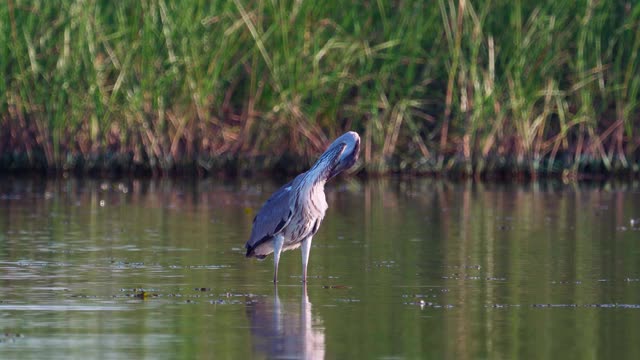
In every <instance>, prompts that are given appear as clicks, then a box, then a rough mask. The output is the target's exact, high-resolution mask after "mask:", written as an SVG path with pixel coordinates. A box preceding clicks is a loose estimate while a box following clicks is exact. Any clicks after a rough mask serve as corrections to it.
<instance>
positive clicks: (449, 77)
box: [0, 0, 640, 175]
mask: <svg viewBox="0 0 640 360" xmlns="http://www.w3.org/2000/svg"><path fill="white" fill-rule="evenodd" d="M0 28H1V31H0V49H1V52H0V71H2V73H3V75H4V76H3V78H4V80H3V81H0V167H1V168H3V169H8V170H11V169H14V170H15V169H32V168H36V169H38V168H40V169H41V168H50V169H58V170H78V171H102V170H109V171H113V170H116V171H124V172H129V171H135V170H136V169H140V170H143V171H152V172H157V173H167V172H171V171H175V170H179V169H191V170H198V171H215V170H226V171H228V170H231V171H246V170H256V169H279V168H282V167H283V166H284V167H286V170H288V171H297V170H300V169H302V168H304V167H305V166H306V165H308V163H309V162H311V161H313V160H314V159H315V157H316V156H317V154H318V153H319V152H320V151H322V150H323V148H324V147H325V146H326V144H327V143H328V141H330V140H331V139H332V138H333V137H335V136H337V135H338V134H340V133H341V132H343V131H345V130H347V129H353V130H356V131H358V132H360V134H361V135H362V138H363V147H362V158H363V162H362V169H364V170H365V171H367V172H370V173H379V172H388V171H401V172H459V173H463V174H468V175H472V174H473V175H487V174H492V173H496V172H500V173H506V174H530V175H545V174H562V173H564V174H578V173H590V172H595V173H618V172H634V173H637V172H639V171H640V169H639V166H640V149H639V147H640V136H639V134H638V129H640V116H639V115H638V114H639V105H640V103H639V96H640V94H639V90H640V68H639V67H640V59H638V52H639V51H640V4H637V3H634V2H624V1H623V2H615V1H596V0H583V1H578V2H569V3H566V2H557V1H551V0H549V1H542V2H534V1H523V0H516V1H507V0H498V1H474V2H470V1H467V0H458V1H454V0H436V1H428V2H424V1H395V2H387V1H381V0H377V1H370V2H346V3H345V2H343V1H324V2H315V1H305V0H298V1H262V0H257V1H243V0H220V1H204V0H188V1H179V2H178V1H167V0H148V1H141V2H133V1H118V2H111V1H103V0H76V1H72V0H69V1H62V2H52V1H46V0H41V1H37V0H33V1H20V0H8V1H4V2H2V3H1V4H0ZM290 160H293V161H290Z"/></svg>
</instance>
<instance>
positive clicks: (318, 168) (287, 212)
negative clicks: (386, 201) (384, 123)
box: [245, 131, 360, 282]
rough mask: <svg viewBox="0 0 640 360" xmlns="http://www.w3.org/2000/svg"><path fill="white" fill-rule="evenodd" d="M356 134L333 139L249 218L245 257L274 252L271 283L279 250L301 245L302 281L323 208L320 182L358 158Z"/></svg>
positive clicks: (322, 189) (351, 133)
mask: <svg viewBox="0 0 640 360" xmlns="http://www.w3.org/2000/svg"><path fill="white" fill-rule="evenodd" d="M359 151H360V137H359V136H358V134H357V133H355V132H352V131H350V132H347V133H345V134H344V135H342V136H340V137H339V138H337V139H336V140H335V141H334V142H333V143H332V144H331V145H330V146H329V147H328V148H327V150H326V151H325V152H324V153H323V154H322V155H321V156H320V158H319V159H318V161H316V163H315V164H314V165H313V167H312V168H311V169H309V170H308V171H307V172H304V173H302V174H300V175H298V176H297V177H296V178H295V179H293V180H292V181H290V182H289V183H287V184H286V185H284V186H282V187H281V188H280V189H278V190H277V191H276V192H275V193H274V194H273V195H271V197H270V198H269V199H268V200H267V202H266V203H265V204H264V205H263V206H262V208H261V209H260V211H258V214H257V215H256V217H255V218H254V220H253V229H252V231H251V236H250V238H249V241H247V243H246V245H245V247H246V248H247V254H246V256H247V257H252V256H253V257H257V258H260V259H263V258H264V257H266V256H267V255H269V254H271V253H274V263H275V268H274V282H275V281H277V275H278V262H279V259H280V252H281V251H283V250H291V249H295V248H297V247H300V246H302V265H303V270H302V271H303V276H302V278H303V281H306V275H307V263H308V258H309V251H310V247H311V241H312V238H313V235H315V233H316V232H317V231H318V229H319V227H320V224H321V223H322V219H323V218H324V214H325V212H326V210H327V201H326V199H325V195H324V184H325V183H326V182H327V181H328V180H329V179H331V178H332V177H334V176H336V175H337V174H339V173H340V172H342V171H344V170H346V169H348V168H350V167H351V166H353V164H354V163H355V162H356V160H357V159H358V153H359Z"/></svg>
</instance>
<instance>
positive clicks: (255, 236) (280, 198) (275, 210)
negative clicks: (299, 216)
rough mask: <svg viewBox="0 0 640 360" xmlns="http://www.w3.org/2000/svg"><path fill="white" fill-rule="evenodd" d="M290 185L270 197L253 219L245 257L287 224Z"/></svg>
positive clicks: (289, 208)
mask: <svg viewBox="0 0 640 360" xmlns="http://www.w3.org/2000/svg"><path fill="white" fill-rule="evenodd" d="M292 183H293V181H292V182H289V183H288V184H286V185H284V186H283V187H281V188H280V189H278V191H276V192H275V193H274V194H273V195H271V197H270V198H269V200H267V202H266V203H265V204H264V205H262V208H261V209H260V211H258V215H256V217H255V218H254V219H253V229H252V230H251V237H250V238H249V241H247V243H246V244H245V248H247V256H251V252H252V250H253V249H254V248H255V247H257V246H258V245H260V244H261V243H263V242H265V241H268V240H269V239H271V238H272V237H273V236H274V235H276V234H278V233H279V232H280V231H282V229H284V227H285V226H287V224H289V221H290V220H291V215H292V211H291V206H290V201H289V200H290V199H291V184H292Z"/></svg>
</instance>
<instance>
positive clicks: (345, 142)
mask: <svg viewBox="0 0 640 360" xmlns="http://www.w3.org/2000/svg"><path fill="white" fill-rule="evenodd" d="M359 153H360V136H359V135H358V133H357V132H355V131H349V132H347V133H345V134H343V135H342V136H340V137H339V138H337V139H336V140H334V142H333V143H331V145H329V147H328V148H327V150H326V151H325V152H324V154H322V156H325V155H333V156H331V158H332V160H333V161H332V162H331V164H330V165H329V176H328V177H327V179H331V178H332V177H334V176H336V175H338V174H340V173H341V172H343V171H344V170H347V169H349V168H351V167H352V166H353V164H355V163H356V161H357V160H358V154H359ZM336 154H337V155H336Z"/></svg>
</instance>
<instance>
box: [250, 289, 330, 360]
mask: <svg viewBox="0 0 640 360" xmlns="http://www.w3.org/2000/svg"><path fill="white" fill-rule="evenodd" d="M247 315H248V316H249V321H250V322H251V334H252V336H253V340H254V341H253V349H254V352H257V353H261V354H266V355H267V357H268V358H287V359H324V351H325V341H324V327H323V325H322V320H321V319H319V318H317V317H316V318H313V317H312V314H311V303H310V302H309V297H308V296H307V287H306V286H303V287H302V296H301V300H300V303H297V302H296V301H285V302H281V301H280V297H279V296H278V287H277V286H276V287H274V295H273V299H269V298H264V299H260V300H258V301H256V302H252V303H249V305H248V306H247Z"/></svg>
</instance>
